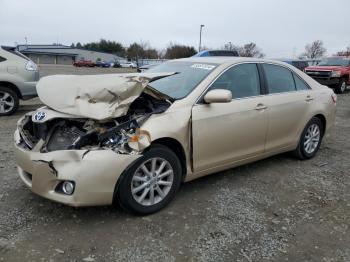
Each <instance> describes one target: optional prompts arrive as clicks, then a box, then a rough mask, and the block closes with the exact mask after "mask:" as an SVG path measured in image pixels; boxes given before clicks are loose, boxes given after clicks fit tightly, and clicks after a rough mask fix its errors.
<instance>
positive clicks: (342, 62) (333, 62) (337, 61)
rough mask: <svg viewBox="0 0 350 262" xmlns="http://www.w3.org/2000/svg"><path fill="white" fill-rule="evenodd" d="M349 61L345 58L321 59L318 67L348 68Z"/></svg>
mask: <svg viewBox="0 0 350 262" xmlns="http://www.w3.org/2000/svg"><path fill="white" fill-rule="evenodd" d="M349 64H350V59H348V58H345V57H330V58H326V59H323V60H322V61H321V62H320V63H319V64H318V65H320V66H348V65H349Z"/></svg>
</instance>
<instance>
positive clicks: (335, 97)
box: [331, 94, 337, 104]
mask: <svg viewBox="0 0 350 262" xmlns="http://www.w3.org/2000/svg"><path fill="white" fill-rule="evenodd" d="M331 97H332V100H333V103H334V104H336V103H337V95H336V94H332V95H331Z"/></svg>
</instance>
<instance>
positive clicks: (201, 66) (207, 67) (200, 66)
mask: <svg viewBox="0 0 350 262" xmlns="http://www.w3.org/2000/svg"><path fill="white" fill-rule="evenodd" d="M191 67H193V68H198V69H204V70H212V69H214V68H215V66H213V65H208V64H193V65H192V66H191Z"/></svg>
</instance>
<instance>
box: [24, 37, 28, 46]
mask: <svg viewBox="0 0 350 262" xmlns="http://www.w3.org/2000/svg"><path fill="white" fill-rule="evenodd" d="M24 39H25V40H26V49H28V40H27V37H26V36H25V37H24Z"/></svg>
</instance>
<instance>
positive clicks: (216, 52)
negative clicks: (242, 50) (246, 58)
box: [193, 50, 239, 57]
mask: <svg viewBox="0 0 350 262" xmlns="http://www.w3.org/2000/svg"><path fill="white" fill-rule="evenodd" d="M206 56H239V54H238V52H237V51H234V50H204V51H201V52H199V53H197V54H195V55H194V56H193V57H206Z"/></svg>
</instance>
